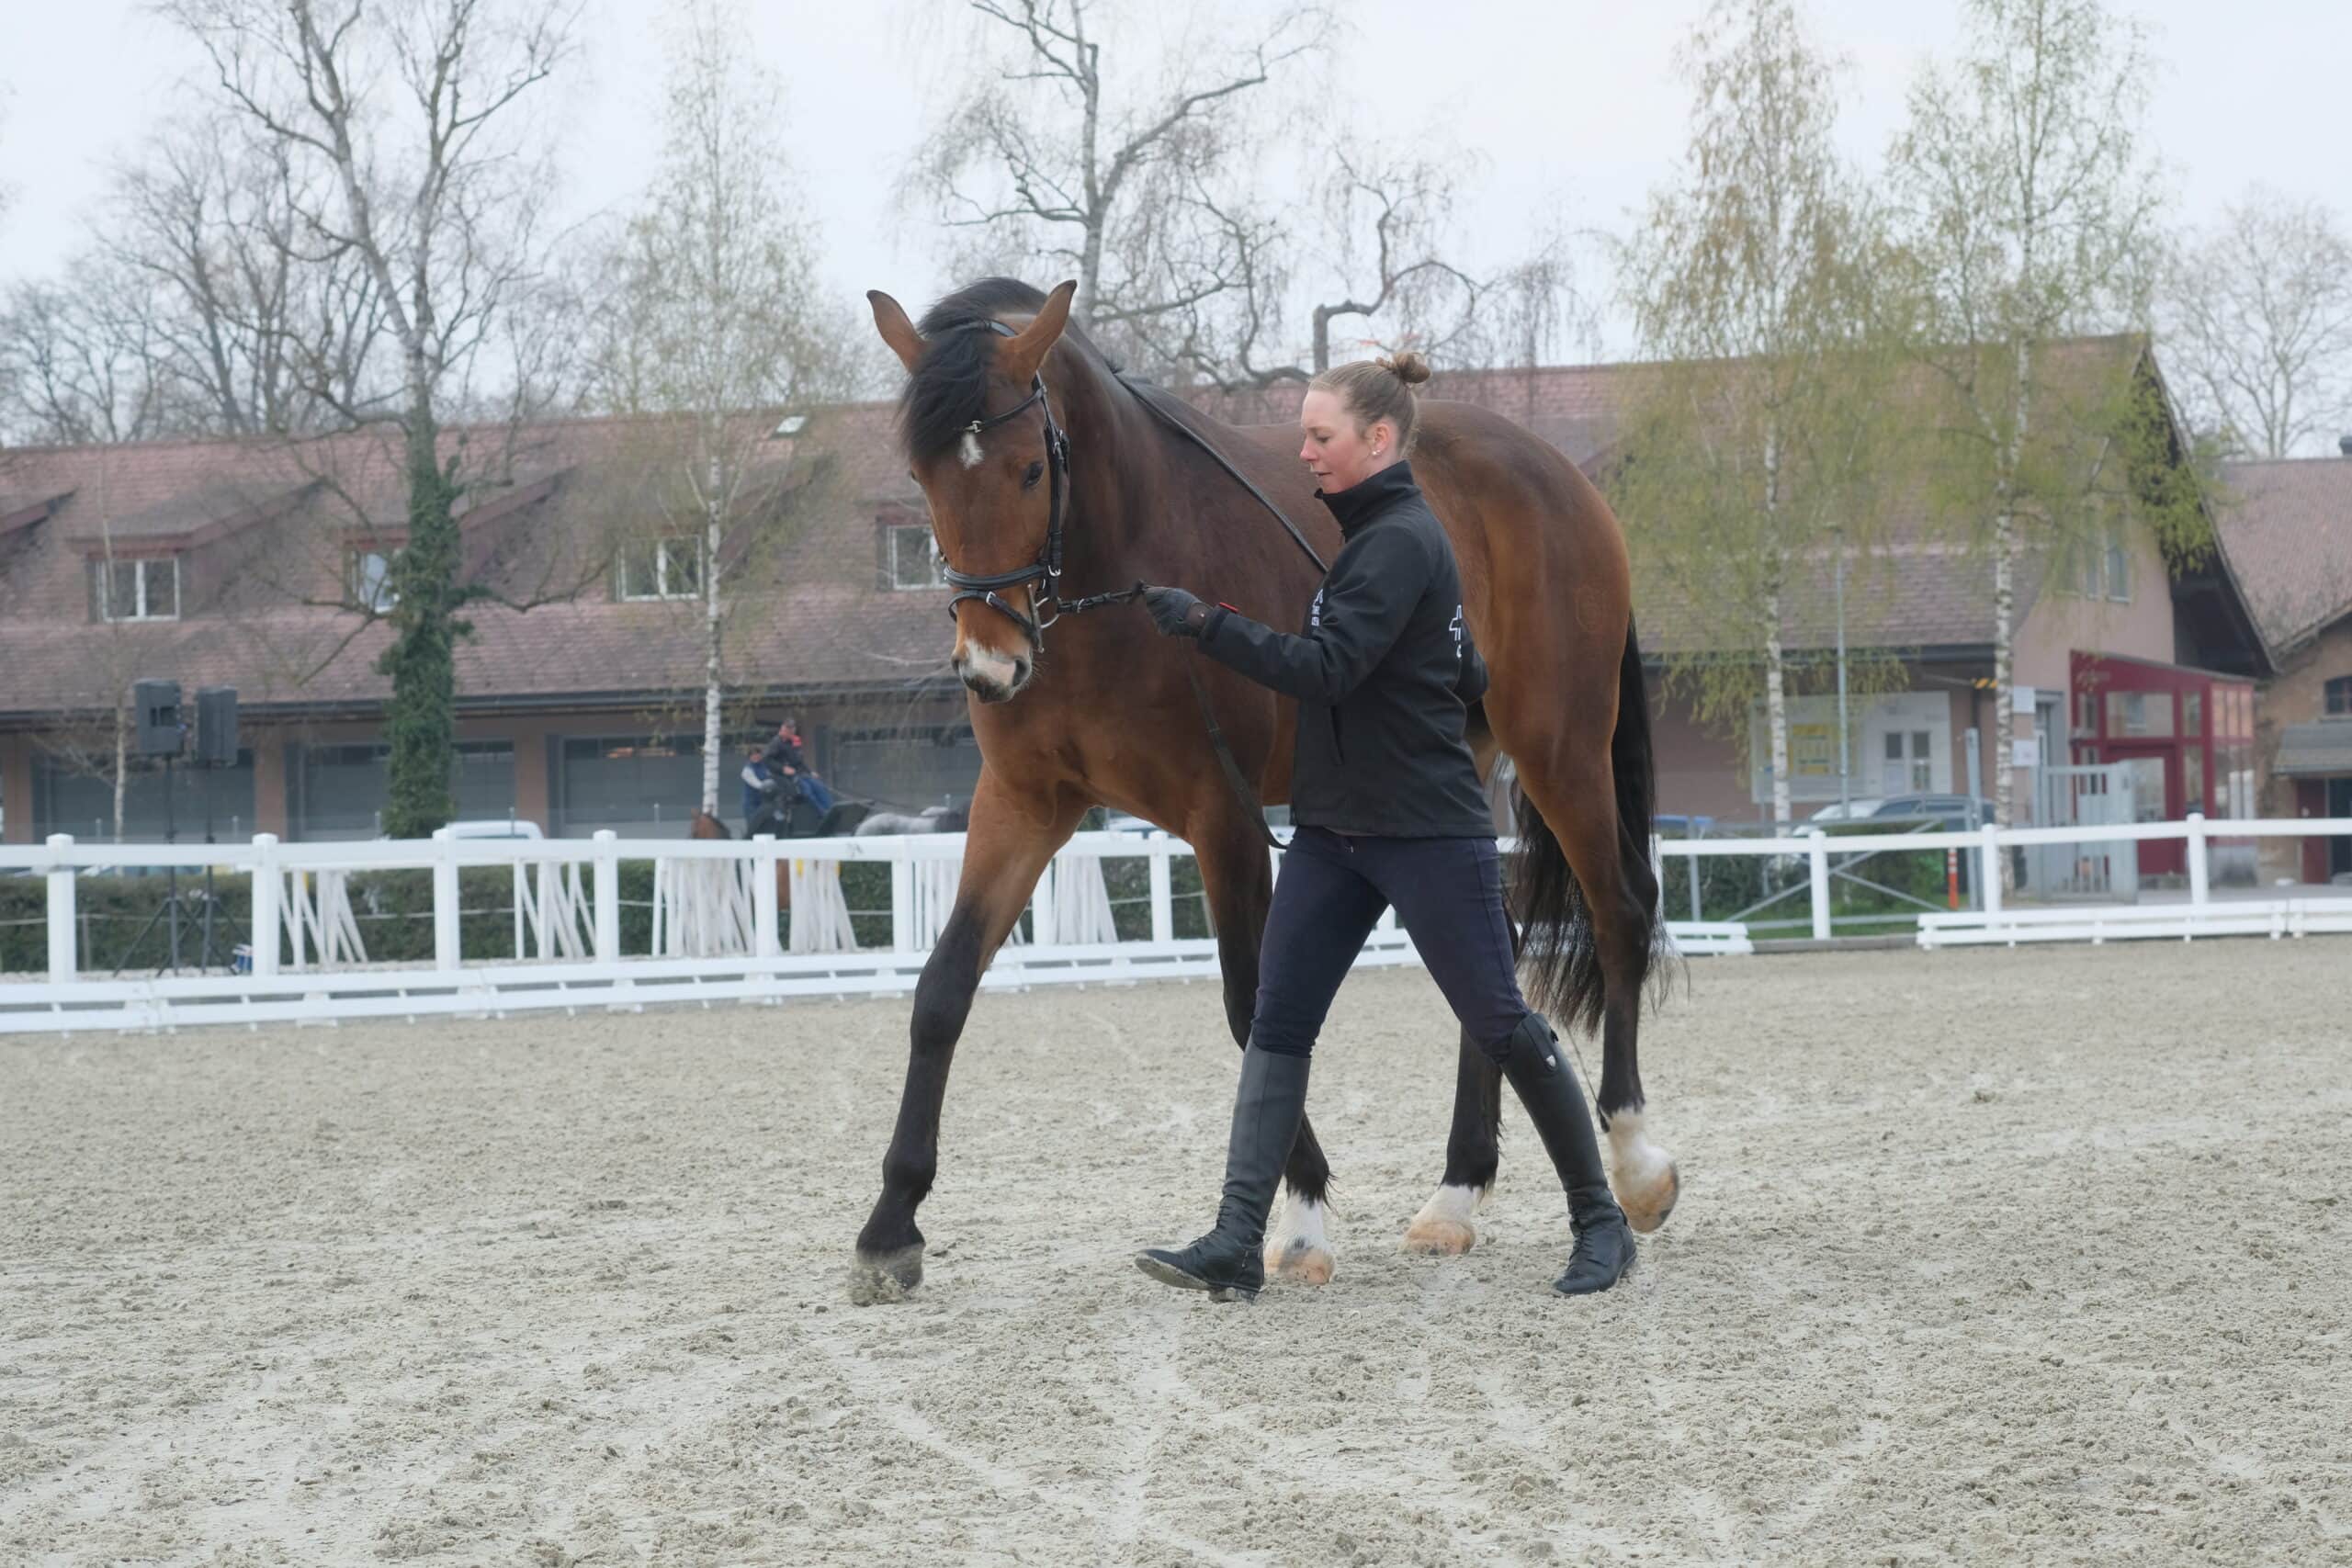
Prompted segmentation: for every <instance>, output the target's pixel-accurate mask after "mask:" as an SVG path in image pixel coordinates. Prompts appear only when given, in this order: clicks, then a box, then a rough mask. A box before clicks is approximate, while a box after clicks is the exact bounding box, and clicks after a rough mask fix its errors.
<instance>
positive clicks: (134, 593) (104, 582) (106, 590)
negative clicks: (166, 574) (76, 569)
mask: <svg viewBox="0 0 2352 1568" xmlns="http://www.w3.org/2000/svg"><path fill="white" fill-rule="evenodd" d="M96 564H97V569H98V594H97V598H98V619H100V620H102V621H176V620H178V619H179V618H180V558H179V557H177V556H132V557H129V558H124V557H119V556H102V557H100V558H98V560H97V563H96ZM125 566H127V567H129V568H130V569H131V579H130V581H131V595H130V596H131V613H130V615H116V614H115V613H114V573H115V569H116V568H118V567H125ZM158 566H167V567H169V568H171V583H172V603H171V608H169V609H168V610H165V609H158V608H154V607H153V604H152V603H151V601H152V598H153V594H152V593H151V589H150V581H151V579H153V578H154V577H157V576H160V575H161V574H160V573H157V572H154V571H153V570H151V569H152V568H154V567H158Z"/></svg>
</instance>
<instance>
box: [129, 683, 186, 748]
mask: <svg viewBox="0 0 2352 1568" xmlns="http://www.w3.org/2000/svg"><path fill="white" fill-rule="evenodd" d="M130 705H131V707H132V708H133V709H134V710H135V712H134V713H133V715H132V716H131V724H132V726H133V728H134V729H135V730H136V732H137V736H138V740H139V754H140V755H141V756H142V757H176V756H178V755H179V754H180V748H181V746H182V744H183V743H184V742H185V741H186V739H187V734H186V732H185V731H184V730H183V729H182V728H181V727H180V683H179V682H177V681H133V682H131V683H130Z"/></svg>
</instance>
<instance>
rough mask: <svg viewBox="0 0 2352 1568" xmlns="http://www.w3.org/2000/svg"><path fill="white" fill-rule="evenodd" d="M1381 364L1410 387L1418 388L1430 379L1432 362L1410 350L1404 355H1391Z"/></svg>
mask: <svg viewBox="0 0 2352 1568" xmlns="http://www.w3.org/2000/svg"><path fill="white" fill-rule="evenodd" d="M1379 364H1380V367H1381V368H1382V369H1383V370H1385V371H1387V372H1388V373H1389V374H1390V375H1392V376H1394V377H1396V378H1397V379H1398V380H1399V381H1402V382H1404V383H1405V385H1407V386H1408V387H1418V386H1419V385H1420V384H1421V383H1422V382H1424V381H1426V380H1428V379H1429V378H1430V362H1429V361H1428V360H1426V359H1424V358H1422V357H1421V356H1420V355H1419V354H1416V353H1415V352H1413V350H1411V349H1409V348H1408V349H1407V350H1405V351H1404V352H1403V353H1402V354H1392V355H1389V356H1388V357H1386V358H1385V359H1383V360H1381V361H1380V362H1379Z"/></svg>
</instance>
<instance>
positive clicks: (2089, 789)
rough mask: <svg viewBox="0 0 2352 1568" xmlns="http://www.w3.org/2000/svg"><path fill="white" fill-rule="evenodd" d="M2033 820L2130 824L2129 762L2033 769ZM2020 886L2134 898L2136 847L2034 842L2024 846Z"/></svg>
mask: <svg viewBox="0 0 2352 1568" xmlns="http://www.w3.org/2000/svg"><path fill="white" fill-rule="evenodd" d="M2037 772H2038V773H2039V775H2040V777H2039V781H2038V783H2037V784H2036V799H2035V802H2034V806H2035V812H2034V825H2035V826H2036V827H2042V828H2092V827H2109V826H2121V825H2124V824H2128V823H2130V822H2131V820H2132V818H2133V813H2132V804H2131V803H2132V795H2131V783H2132V772H2133V770H2132V767H2131V763H2129V762H2109V763H2107V764H2105V765H2104V766H2100V767H2082V768H2051V767H2045V768H2041V769H2039V770H2037ZM2026 885H2027V886H2028V888H2029V889H2030V890H2031V891H2033V892H2035V893H2037V894H2040V895H2041V896H2042V897H2063V896H2072V897H2093V898H2114V899H2118V900H2126V899H2136V898H2137V897H2139V896H2140V846H2139V845H2138V844H2137V843H2133V842H2130V841H2119V840H2109V841H2107V842H2099V841H2098V840H2086V841H2082V842H2076V843H2057V844H2034V845H2031V846H2030V847H2029V848H2028V849H2027V851H2026Z"/></svg>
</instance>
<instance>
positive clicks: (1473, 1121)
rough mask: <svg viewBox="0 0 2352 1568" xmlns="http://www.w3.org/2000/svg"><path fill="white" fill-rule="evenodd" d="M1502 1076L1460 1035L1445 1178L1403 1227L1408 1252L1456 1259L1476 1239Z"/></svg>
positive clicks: (1494, 1159) (1494, 1158)
mask: <svg viewBox="0 0 2352 1568" xmlns="http://www.w3.org/2000/svg"><path fill="white" fill-rule="evenodd" d="M1502 1081H1503V1077H1502V1073H1501V1070H1500V1069H1498V1067H1497V1066H1495V1063H1494V1058H1493V1057H1491V1056H1489V1055H1487V1053H1486V1052H1484V1051H1482V1050H1480V1049H1479V1048H1478V1043H1477V1042H1476V1041H1475V1040H1473V1039H1471V1038H1470V1032H1469V1031H1468V1030H1466V1029H1465V1030H1464V1031H1463V1032H1462V1046H1461V1053H1460V1055H1459V1056H1458V1058H1457V1060H1456V1064H1455V1067H1454V1080H1453V1131H1452V1132H1451V1133H1450V1134H1448V1135H1447V1137H1446V1140H1445V1179H1444V1180H1442V1182H1440V1183H1439V1184H1438V1190H1436V1191H1435V1192H1432V1193H1430V1200H1429V1201H1428V1202H1426V1203H1424V1204H1422V1205H1421V1212H1420V1213H1418V1214H1415V1215H1414V1216H1413V1223H1412V1224H1410V1225H1408V1226H1407V1227H1406V1229H1405V1239H1404V1242H1403V1246H1404V1248H1405V1250H1406V1251H1408V1252H1422V1253H1428V1254H1430V1256H1432V1257H1438V1258H1458V1257H1460V1256H1461V1255H1462V1254H1463V1253H1465V1252H1467V1251H1469V1250H1470V1248H1471V1247H1472V1246H1473V1245H1474V1244H1475V1243H1476V1241H1477V1239H1478V1227H1477V1224H1476V1215H1477V1213H1478V1211H1479V1210H1481V1209H1483V1208H1485V1207H1486V1206H1487V1199H1488V1198H1489V1197H1491V1196H1492V1195H1493V1193H1494V1190H1495V1168H1496V1166H1497V1165H1498V1161H1499V1156H1500V1143H1499V1140H1498V1128H1499V1124H1500V1122H1501V1119H1502Z"/></svg>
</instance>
